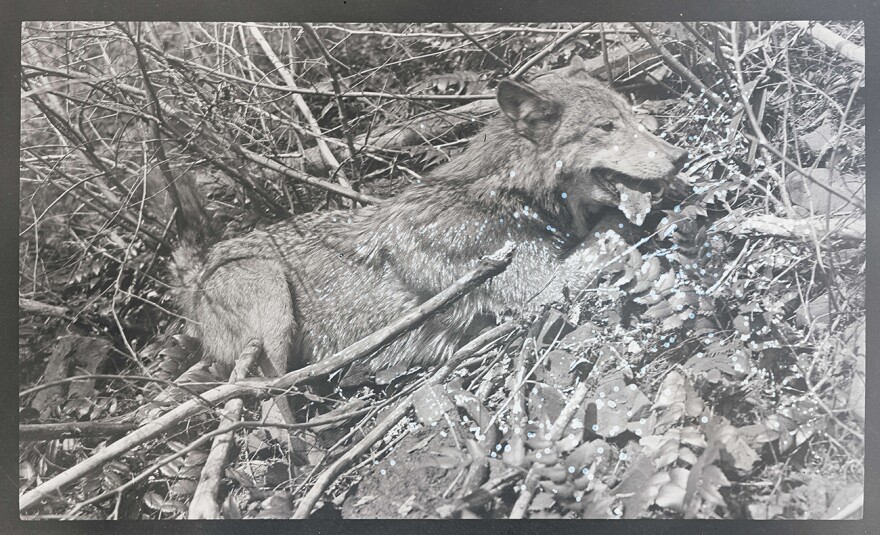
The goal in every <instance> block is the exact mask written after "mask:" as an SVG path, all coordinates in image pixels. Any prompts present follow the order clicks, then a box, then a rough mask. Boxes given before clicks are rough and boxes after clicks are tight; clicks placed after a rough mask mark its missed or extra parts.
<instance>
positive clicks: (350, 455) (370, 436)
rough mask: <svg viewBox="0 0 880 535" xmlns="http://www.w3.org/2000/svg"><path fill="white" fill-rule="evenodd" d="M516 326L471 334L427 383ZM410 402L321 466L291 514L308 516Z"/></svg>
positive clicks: (436, 380) (439, 379) (440, 379)
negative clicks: (347, 468)
mask: <svg viewBox="0 0 880 535" xmlns="http://www.w3.org/2000/svg"><path fill="white" fill-rule="evenodd" d="M517 328H518V327H517V325H516V324H514V323H510V322H508V323H504V324H502V325H499V326H498V327H495V328H494V329H492V330H490V331H488V332H486V333H484V334H482V335H480V336H478V337H477V338H474V339H473V340H472V341H471V342H469V343H468V344H465V345H464V346H463V347H462V348H461V349H459V350H458V351H456V352H455V353H454V354H453V355H452V357H451V358H450V360H449V361H448V362H447V363H446V364H445V365H444V366H443V367H442V368H440V369H439V370H437V371H436V372H435V373H434V375H433V376H432V377H431V378H430V379H429V380H428V381H427V383H426V385H436V384H440V383H442V382H443V381H445V380H446V378H447V377H449V375H450V374H451V373H452V372H453V371H454V370H455V368H456V367H457V366H458V364H460V363H461V362H463V361H464V360H466V359H468V358H469V357H470V356H471V355H473V354H474V353H476V352H477V351H478V350H480V349H482V348H483V347H484V346H485V345H487V344H491V343H494V342H495V341H497V340H499V339H501V338H504V337H505V336H507V335H508V334H510V333H512V332H514V331H515V330H517ZM412 403H413V394H410V395H409V396H408V397H407V398H406V399H405V400H403V401H401V402H400V403H399V404H398V405H397V406H396V407H394V408H393V409H392V410H391V412H388V413H386V414H385V416H384V417H383V418H382V421H380V422H378V423H377V424H376V426H375V427H374V428H373V429H372V430H371V431H370V432H369V433H367V435H366V436H365V437H364V438H362V439H361V440H360V441H359V442H358V443H357V444H355V445H354V446H352V447H351V448H349V449H348V451H346V452H345V453H344V454H343V455H342V456H341V457H339V458H338V459H336V461H334V462H333V464H331V465H330V466H329V467H328V468H327V469H326V470H324V472H322V473H321V475H320V476H318V479H317V480H316V481H315V483H314V484H313V485H312V487H311V488H310V489H309V491H308V492H307V493H306V495H305V496H303V499H302V500H301V501H300V502H299V505H298V506H297V508H296V511H295V512H294V513H293V518H308V517H309V514H311V512H312V509H313V508H314V507H315V504H316V503H317V502H318V500H319V499H320V498H321V496H322V495H323V494H324V491H326V490H327V488H328V487H329V486H330V485H331V484H332V483H333V481H335V480H336V478H337V477H338V476H339V475H340V474H341V473H342V472H343V470H345V467H346V466H348V465H349V464H350V463H351V462H352V461H354V460H355V459H357V458H358V457H360V456H361V455H363V454H364V453H366V452H367V451H368V450H369V449H370V448H371V447H372V446H373V444H375V443H376V442H378V441H379V440H381V439H382V437H384V436H385V435H386V434H388V432H389V431H391V429H392V428H393V427H394V426H395V425H397V423H398V422H400V420H401V419H402V418H403V417H404V416H405V415H406V413H407V412H408V411H409V409H410V407H411V406H412Z"/></svg>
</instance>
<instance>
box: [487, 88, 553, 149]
mask: <svg viewBox="0 0 880 535" xmlns="http://www.w3.org/2000/svg"><path fill="white" fill-rule="evenodd" d="M497 98H498V105H499V106H500V107H501V111H503V112H504V114H505V115H507V117H508V118H509V119H510V121H511V122H512V123H513V127H514V128H515V129H516V131H517V132H519V133H520V135H522V136H524V137H526V138H528V139H530V140H531V141H532V142H534V143H538V141H539V140H541V139H544V138H545V137H546V136H547V135H549V134H551V133H553V131H554V130H555V129H556V127H557V126H558V123H559V116H560V115H561V112H562V105H561V104H560V103H558V102H557V101H555V100H553V99H551V98H549V97H547V96H545V95H543V94H542V93H539V92H538V91H536V90H535V89H534V88H532V87H531V86H529V85H527V84H523V83H520V82H514V81H512V80H501V82H499V83H498V89H497Z"/></svg>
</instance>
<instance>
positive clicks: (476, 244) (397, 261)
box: [175, 60, 687, 376]
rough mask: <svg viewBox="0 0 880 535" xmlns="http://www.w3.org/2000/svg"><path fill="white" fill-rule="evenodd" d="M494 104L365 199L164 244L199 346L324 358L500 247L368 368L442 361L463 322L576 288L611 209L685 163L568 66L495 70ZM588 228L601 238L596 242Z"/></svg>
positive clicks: (217, 352)
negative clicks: (516, 72)
mask: <svg viewBox="0 0 880 535" xmlns="http://www.w3.org/2000/svg"><path fill="white" fill-rule="evenodd" d="M497 102H498V106H499V108H500V110H501V113H500V114H498V115H497V116H496V117H494V118H493V119H490V120H489V121H488V123H487V124H486V126H485V127H484V128H483V129H482V130H481V131H480V132H479V133H478V134H477V135H476V136H475V137H474V139H472V140H471V142H470V144H469V146H468V147H467V148H466V149H465V150H464V151H463V152H462V154H460V155H459V156H458V157H455V158H453V159H451V160H450V161H449V162H447V163H445V164H443V165H441V166H439V167H438V168H437V169H436V170H435V171H434V172H432V173H430V174H429V175H428V176H426V177H425V178H424V179H422V180H421V181H420V182H419V183H416V184H413V185H411V186H409V187H407V188H406V189H405V191H403V192H401V193H400V194H398V195H397V196H395V197H392V198H389V199H387V200H384V201H382V202H380V203H378V204H377V205H374V206H369V207H363V208H358V209H354V210H350V211H332V212H323V213H313V214H310V215H304V216H298V217H294V218H291V219H289V220H286V221H283V222H280V223H277V224H274V225H272V226H269V227H267V228H265V229H263V230H259V231H254V232H251V233H249V234H247V235H244V236H241V237H237V238H233V239H229V240H226V241H221V242H219V243H216V244H214V245H213V246H210V247H203V246H200V245H199V244H196V243H189V244H183V245H181V246H180V247H179V248H178V250H177V251H176V253H175V264H176V269H177V272H178V274H179V277H180V283H181V286H182V288H183V289H182V291H180V292H179V294H178V303H179V305H180V308H181V310H182V313H183V315H184V316H185V317H187V318H189V319H190V320H191V322H190V329H191V331H192V334H194V335H195V336H197V337H199V338H200V339H201V340H202V342H203V346H204V348H205V350H206V352H207V354H208V355H209V356H210V357H212V358H214V359H217V360H220V361H227V362H231V361H232V360H233V359H235V358H236V356H237V355H238V354H239V352H241V351H242V350H243V349H244V348H245V347H246V345H247V344H248V343H249V341H251V340H253V339H256V340H259V341H260V342H262V345H263V348H264V352H265V359H264V361H263V364H262V368H263V372H264V373H265V374H267V375H270V376H279V375H282V374H284V373H286V372H287V371H289V370H292V369H296V368H299V367H301V366H303V365H306V364H309V363H312V362H316V361H318V360H320V359H323V358H325V357H327V356H329V355H332V354H333V353H335V352H337V351H338V350H340V349H342V348H344V347H346V346H348V345H350V344H352V343H353V342H355V341H357V340H359V339H360V338H362V337H364V336H366V335H368V334H370V333H371V332H373V331H375V330H377V329H379V328H381V327H383V326H384V325H386V324H387V323H389V322H390V321H391V320H393V319H394V318H396V317H398V316H400V315H401V314H402V313H404V312H406V311H407V310H409V309H411V308H412V307H414V306H416V305H418V304H420V303H422V302H424V301H425V300H427V299H428V298H430V297H431V296H433V295H434V294H436V293H438V292H439V291H441V290H443V289H444V288H445V287H446V286H448V285H449V284H451V283H452V282H453V281H454V280H455V279H456V278H457V277H459V276H461V275H462V274H464V273H465V272H467V271H468V270H470V269H472V268H473V267H475V266H476V264H477V262H478V261H479V259H480V258H481V257H482V256H484V255H486V254H490V253H492V252H493V251H495V250H497V249H498V248H500V247H501V246H502V245H503V244H504V243H505V242H507V241H513V242H515V243H516V244H517V252H516V254H515V257H514V260H513V262H512V263H511V264H510V266H509V267H508V268H507V269H506V271H504V273H502V274H501V275H499V276H497V277H495V278H494V279H492V280H490V281H489V282H487V283H486V284H484V285H483V286H481V287H480V288H478V289H476V290H474V291H473V292H471V293H470V294H469V295H467V296H466V297H464V298H462V299H461V300H460V301H459V302H458V303H457V304H455V305H453V306H452V307H451V308H450V309H449V310H447V311H446V312H445V313H443V314H442V315H438V316H435V317H434V318H433V319H431V320H429V321H428V322H427V323H425V324H424V325H423V326H422V327H421V328H419V329H416V330H414V331H411V332H410V333H408V334H407V335H405V336H403V337H401V338H400V339H398V340H397V341H395V342H393V343H392V344H390V345H389V346H388V347H386V348H385V349H384V350H382V351H381V352H379V353H378V354H376V355H374V356H372V357H368V359H369V360H368V361H367V362H366V363H365V365H366V367H367V368H368V369H369V370H371V371H378V370H381V369H383V368H387V367H390V366H394V365H406V366H410V365H423V366H427V365H432V364H436V363H439V362H441V361H442V360H443V359H444V358H445V357H446V356H447V355H448V354H449V353H450V352H451V351H452V350H454V349H455V348H456V347H458V346H459V345H461V344H462V343H463V342H464V341H465V337H466V333H467V332H468V330H469V327H471V325H472V322H473V319H474V318H475V317H477V316H479V315H485V314H496V315H497V314H502V313H505V312H506V311H516V310H522V309H525V308H529V307H530V306H533V305H534V304H536V303H546V302H549V301H551V300H554V299H558V298H559V297H560V296H561V295H563V293H564V292H565V291H579V290H580V289H583V288H585V287H586V286H587V285H588V284H589V283H590V281H591V280H592V278H594V277H595V274H596V272H597V270H599V269H600V268H601V266H602V263H603V260H602V258H603V254H605V257H606V258H607V257H608V251H609V247H611V246H610V245H609V242H608V241H607V238H608V235H607V234H600V233H598V232H596V231H595V230H594V227H595V226H596V225H597V223H598V222H599V221H600V219H601V217H602V214H603V213H606V212H608V211H611V212H615V213H618V214H622V215H623V216H624V217H626V218H627V219H629V220H630V221H631V222H632V223H634V224H635V225H641V224H642V223H643V222H644V219H645V216H646V215H647V214H648V212H650V210H651V207H652V205H653V204H655V203H656V202H658V200H660V199H661V198H662V197H663V195H664V192H665V191H666V189H667V187H668V186H669V184H670V183H671V181H672V180H673V179H674V177H675V176H676V175H677V173H678V172H679V171H680V169H681V167H682V165H683V164H684V163H685V161H686V160H687V153H686V152H685V151H683V150H681V149H679V148H676V147H674V146H672V145H670V144H668V143H666V142H665V141H663V140H661V139H659V138H657V137H655V136H653V135H652V134H651V133H649V132H648V131H646V130H645V128H643V127H642V126H641V125H640V124H639V121H638V120H637V119H636V116H635V115H634V114H633V111H632V106H631V105H630V104H629V103H628V102H627V101H626V100H625V99H624V98H623V97H622V96H620V95H618V94H617V93H615V92H613V91H612V90H610V89H609V88H607V87H606V86H605V85H603V84H602V83H600V82H599V81H597V80H595V79H593V78H592V77H590V76H589V75H588V74H587V72H586V70H585V67H584V64H583V62H582V61H580V60H575V61H573V62H572V64H571V65H569V66H568V67H565V68H562V69H558V70H554V71H550V72H548V73H545V74H542V75H539V76H537V77H535V78H534V79H533V80H532V81H531V82H530V83H523V82H517V81H512V80H508V79H505V80H502V81H500V82H499V84H498V86H497ZM597 236H599V237H597Z"/></svg>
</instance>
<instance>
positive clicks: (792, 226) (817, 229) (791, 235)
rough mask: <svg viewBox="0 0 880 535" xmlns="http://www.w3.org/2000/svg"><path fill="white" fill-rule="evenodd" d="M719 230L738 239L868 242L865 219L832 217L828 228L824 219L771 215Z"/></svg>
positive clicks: (735, 223)
mask: <svg viewBox="0 0 880 535" xmlns="http://www.w3.org/2000/svg"><path fill="white" fill-rule="evenodd" d="M725 227H726V228H725ZM720 228H721V229H722V230H726V231H728V232H730V233H732V234H736V235H738V236H744V235H754V234H757V235H762V236H776V237H779V238H785V239H789V240H812V239H813V236H816V237H818V238H819V240H820V241H821V240H822V239H824V238H838V239H843V240H851V241H859V242H861V241H864V240H865V232H866V225H865V219H864V218H850V219H844V218H840V217H836V218H831V219H830V221H828V222H827V227H826V220H825V218H824V217H823V218H804V219H788V218H784V217H776V216H772V215H756V216H752V217H750V218H748V219H745V220H742V221H735V222H731V223H729V224H727V225H725V226H722V227H720Z"/></svg>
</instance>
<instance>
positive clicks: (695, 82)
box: [630, 22, 733, 113]
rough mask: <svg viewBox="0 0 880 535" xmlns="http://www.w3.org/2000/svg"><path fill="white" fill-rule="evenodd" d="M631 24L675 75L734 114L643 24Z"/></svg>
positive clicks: (726, 104) (727, 105)
mask: <svg viewBox="0 0 880 535" xmlns="http://www.w3.org/2000/svg"><path fill="white" fill-rule="evenodd" d="M630 24H632V26H633V28H635V29H636V31H638V32H639V35H641V36H642V38H643V39H644V40H645V41H647V42H648V44H649V45H650V46H651V48H653V49H654V51H655V52H657V54H659V55H660V57H662V58H663V61H664V62H665V63H666V64H667V65H668V66H669V68H670V69H672V70H674V71H675V73H676V74H678V75H679V76H681V77H682V78H683V79H684V80H685V81H686V82H687V83H689V84H690V85H692V86H694V87H696V88H698V89H699V90H700V92H701V93H702V94H705V95H706V98H708V99H709V100H710V101H712V104H714V105H716V106H718V107H719V108H721V109H723V110H724V111H726V112H727V113H732V112H733V109H732V108H731V107H730V105H729V104H728V103H727V102H725V101H724V100H722V99H721V97H719V96H718V95H716V94H715V92H714V91H712V90H711V89H710V88H709V87H707V86H706V84H704V83H703V82H702V81H701V80H700V79H699V78H697V77H696V76H695V75H694V73H692V72H691V71H690V69H688V68H687V67H685V66H684V65H682V64H681V62H679V61H678V60H677V59H675V56H673V55H672V54H670V53H669V51H668V50H666V48H665V47H663V46H662V45H660V44H659V43H658V42H657V40H656V39H654V36H653V35H652V34H651V30H649V29H648V28H647V27H645V25H644V24H641V23H639V22H632V23H630Z"/></svg>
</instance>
